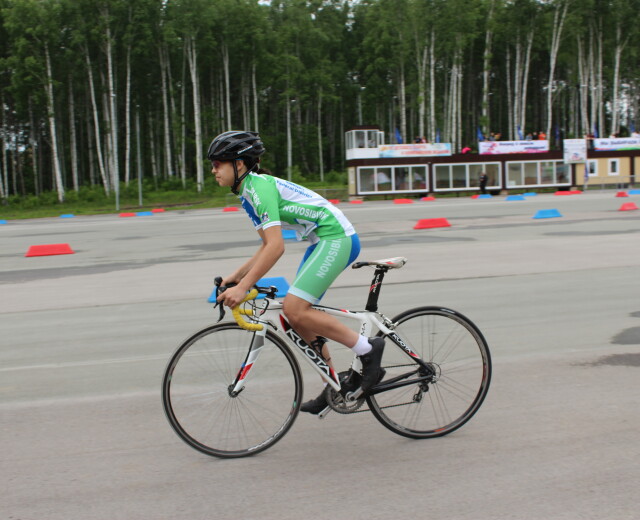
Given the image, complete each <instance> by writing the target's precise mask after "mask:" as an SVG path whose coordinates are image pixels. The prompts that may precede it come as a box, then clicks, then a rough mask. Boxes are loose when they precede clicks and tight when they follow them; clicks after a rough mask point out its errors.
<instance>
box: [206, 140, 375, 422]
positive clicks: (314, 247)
mask: <svg viewBox="0 0 640 520" xmlns="http://www.w3.org/2000/svg"><path fill="white" fill-rule="evenodd" d="M264 152H265V148H264V145H263V143H262V141H261V139H260V136H259V135H258V134H257V133H256V132H250V131H229V132H224V133H222V134H220V135H218V136H217V137H216V138H215V139H214V140H213V141H212V142H211V145H210V146H209V151H208V153H207V157H208V158H209V160H210V161H211V165H212V173H213V175H215V178H216V181H217V182H218V184H219V185H220V186H228V187H229V188H231V191H232V192H233V193H234V194H235V195H238V196H239V198H240V201H241V204H242V207H243V208H244V210H245V211H246V212H247V213H248V215H249V217H250V218H251V220H252V221H253V225H254V227H255V228H256V230H257V231H258V234H259V235H260V238H261V239H262V245H261V246H260V247H259V248H258V250H257V251H256V253H255V254H254V255H253V256H252V257H251V258H250V259H249V260H248V261H247V262H245V263H244V264H242V265H241V266H240V267H238V268H237V269H236V270H235V271H234V272H233V273H231V274H230V275H228V276H227V277H226V278H224V280H223V282H222V285H223V286H226V285H229V284H237V285H235V286H234V287H231V288H229V289H226V290H225V291H224V292H222V293H221V294H220V295H219V296H218V301H219V302H223V303H224V304H225V305H227V306H228V307H235V306H236V305H238V304H239V303H240V302H241V301H242V299H243V298H244V297H245V296H246V294H247V292H248V291H250V290H251V288H252V287H253V286H254V284H255V283H256V282H257V281H258V280H259V279H260V278H262V277H263V276H264V275H265V274H266V273H267V272H268V271H269V270H270V269H271V268H272V267H273V266H274V265H275V264H276V262H277V261H278V259H279V258H280V257H281V256H282V254H283V253H284V239H283V237H282V229H292V230H294V231H295V233H296V237H297V238H298V239H299V240H304V239H307V240H309V242H310V243H311V245H310V246H309V248H308V249H307V250H306V252H305V254H304V257H303V258H302V262H301V264H300V267H299V268H298V272H297V274H296V278H295V280H294V281H293V283H292V284H291V287H290V289H289V291H288V293H287V295H286V296H285V299H284V302H283V312H284V314H285V316H286V317H287V320H288V321H289V323H290V324H291V326H292V327H293V328H294V330H295V331H296V332H298V334H300V335H301V336H302V338H303V339H304V341H306V342H307V344H309V345H311V346H312V347H313V348H314V349H316V350H317V351H319V352H321V353H322V356H323V357H324V359H325V361H327V363H328V364H329V365H330V366H331V367H332V368H333V365H332V363H331V356H330V353H329V349H328V347H327V346H326V344H325V343H326V341H327V339H326V338H328V339H330V340H333V341H336V342H338V343H342V344H343V345H345V346H346V347H348V348H350V349H351V350H352V351H353V352H354V354H355V355H357V356H359V357H360V360H361V362H362V382H361V386H362V390H363V391H365V392H366V391H368V390H369V389H370V388H371V387H372V386H374V385H375V384H376V383H378V382H379V381H380V379H382V377H383V376H384V371H383V370H382V369H381V368H380V362H381V360H382V352H383V350H384V340H383V339H382V338H367V337H365V336H362V335H359V334H357V333H356V332H354V331H353V330H351V329H350V328H349V327H347V326H346V325H344V324H342V323H341V322H340V321H339V320H338V319H337V318H335V317H333V316H330V315H328V314H326V313H324V312H321V311H318V310H315V309H313V308H312V307H311V306H312V305H313V304H316V303H318V302H319V301H320V299H321V298H322V296H323V295H324V293H325V291H326V290H327V289H328V288H329V286H330V285H331V284H332V283H333V281H334V280H335V279H336V278H337V277H338V275H339V274H340V273H341V272H342V271H343V270H344V269H345V268H346V267H347V266H348V265H349V264H351V263H352V262H353V261H354V260H355V259H356V257H357V256H358V254H359V252H360V241H359V239H358V235H357V234H356V232H355V229H354V228H353V226H352V225H351V223H350V222H349V221H348V220H347V218H346V217H345V216H344V214H343V213H342V212H341V211H340V210H339V209H338V208H336V207H335V206H334V205H333V204H331V203H330V202H329V201H328V200H326V199H325V198H324V197H321V196H320V195H318V194H317V193H315V192H313V191H311V190H308V189H307V188H305V187H303V186H300V185H298V184H295V183H293V182H289V181H286V180H283V179H280V178H278V177H274V176H272V175H271V174H270V172H269V171H268V170H264V169H262V168H259V164H260V156H261V155H262V154H263V153H264ZM325 384H326V383H325ZM326 406H327V402H326V399H325V397H324V392H322V393H321V394H320V395H319V396H318V397H316V398H315V399H313V400H311V401H307V402H306V403H304V404H303V405H302V406H301V408H300V409H301V410H302V411H304V412H309V413H312V414H319V413H320V412H321V411H322V410H324V409H325V408H326Z"/></svg>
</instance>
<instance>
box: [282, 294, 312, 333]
mask: <svg viewBox="0 0 640 520" xmlns="http://www.w3.org/2000/svg"><path fill="white" fill-rule="evenodd" d="M305 310H306V309H305V308H304V307H303V306H301V305H296V304H295V302H290V301H287V300H285V302H284V305H283V307H282V312H284V315H285V316H286V318H287V320H288V321H289V323H291V325H293V326H294V327H295V326H296V324H299V323H300V322H301V321H302V319H303V316H304V311H305Z"/></svg>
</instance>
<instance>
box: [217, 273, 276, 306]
mask: <svg viewBox="0 0 640 520" xmlns="http://www.w3.org/2000/svg"><path fill="white" fill-rule="evenodd" d="M256 285H257V286H259V287H269V286H271V285H273V286H275V287H276V289H277V292H276V297H277V298H284V297H285V296H286V295H287V292H288V291H289V282H287V280H286V278H284V277H283V276H274V277H266V278H260V280H258V283H256ZM217 296H218V288H217V287H214V288H213V292H212V293H211V296H209V299H208V300H207V301H208V302H209V303H215V302H216V297H217ZM263 298H264V294H259V295H258V297H257V298H256V300H260V299H263Z"/></svg>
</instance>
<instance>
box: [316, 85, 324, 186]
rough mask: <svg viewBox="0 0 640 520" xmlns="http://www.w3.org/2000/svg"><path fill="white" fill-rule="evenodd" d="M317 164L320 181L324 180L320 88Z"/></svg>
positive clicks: (320, 96) (320, 95) (319, 94)
mask: <svg viewBox="0 0 640 520" xmlns="http://www.w3.org/2000/svg"><path fill="white" fill-rule="evenodd" d="M317 117H318V124H317V125H316V126H317V128H318V166H319V169H320V182H324V161H323V158H322V149H323V146H322V88H320V90H319V92H318V115H317Z"/></svg>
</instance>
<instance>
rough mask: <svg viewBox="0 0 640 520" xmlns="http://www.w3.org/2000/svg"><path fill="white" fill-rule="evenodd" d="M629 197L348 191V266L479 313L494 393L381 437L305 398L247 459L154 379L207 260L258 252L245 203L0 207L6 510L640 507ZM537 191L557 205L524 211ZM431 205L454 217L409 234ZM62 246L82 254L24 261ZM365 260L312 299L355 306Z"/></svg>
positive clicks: (441, 511) (215, 268)
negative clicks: (194, 437)
mask: <svg viewBox="0 0 640 520" xmlns="http://www.w3.org/2000/svg"><path fill="white" fill-rule="evenodd" d="M629 201H631V202H637V203H639V204H640V197H635V198H634V197H633V196H632V197H630V198H626V199H620V198H615V197H614V193H611V192H604V193H603V192H593V193H591V192H589V193H586V194H582V195H575V196H563V197H560V196H553V195H538V196H537V197H530V198H527V200H525V201H505V199H504V197H494V198H493V199H488V200H471V199H469V198H466V197H464V198H463V197H460V198H456V199H448V200H445V199H442V200H436V201H432V202H416V203H414V204H407V205H398V204H393V203H392V202H391V201H380V202H366V203H365V204H362V205H351V204H346V203H342V204H340V207H341V208H343V210H344V211H345V213H346V214H347V216H348V217H349V218H350V219H351V220H352V222H353V223H354V224H355V226H356V228H357V229H358V231H359V234H360V237H361V241H362V244H363V252H362V254H361V256H360V259H361V260H362V259H379V258H385V257H390V256H405V257H407V258H408V259H409V261H408V263H407V265H406V266H405V267H403V268H402V269H401V270H398V271H393V272H391V273H390V274H389V275H387V278H386V280H385V286H384V288H383V292H382V297H381V303H382V304H381V311H382V312H384V313H385V314H388V315H394V314H396V313H398V312H400V311H402V310H404V309H406V308H409V307H413V306H417V305H443V306H448V307H451V308H454V309H456V310H458V311H460V312H462V313H463V314H465V315H467V316H469V317H470V318H471V319H472V320H473V321H474V322H475V323H476V324H477V325H478V326H479V327H480V328H481V329H482V331H483V333H484V335H485V336H486V338H487V340H488V342H489V344H490V346H491V352H492V355H493V362H494V378H493V382H492V386H491V389H490V391H489V395H488V397H487V399H486V401H485V403H484V404H483V406H482V408H481V409H480V411H479V412H478V414H477V415H476V416H475V417H474V418H473V419H472V420H471V421H470V422H469V423H468V424H467V425H465V426H464V427H463V428H461V429H460V430H458V431H456V432H455V433H453V434H451V435H449V436H447V437H443V438H440V439H434V440H424V441H413V440H409V439H405V438H402V437H399V436H396V435H394V434H393V433H391V432H389V431H388V430H386V429H385V428H383V427H382V426H381V425H380V424H378V423H377V422H376V421H375V419H374V418H373V416H371V415H370V414H357V415H354V416H338V415H337V414H330V415H329V416H328V417H327V418H326V419H324V420H322V421H319V420H318V419H316V418H314V417H310V416H303V415H301V416H300V417H299V419H298V421H297V422H296V424H295V425H294V427H293V428H292V430H291V431H290V432H289V433H288V434H287V436H286V437H285V438H284V439H283V440H282V441H280V442H279V443H278V444H277V445H275V446H274V447H273V448H271V449H269V450H267V451H266V452H264V453H262V454H260V455H258V456H255V457H250V458H246V459H238V460H219V459H214V458H210V457H207V456H205V455H202V454H200V453H199V452H196V451H194V450H192V449H191V448H189V447H188V446H186V445H185V444H184V443H183V442H182V441H180V439H179V438H178V437H177V436H176V435H175V434H174V433H173V431H172V430H171V428H170V427H169V424H168V423H167V421H166V419H165V417H164V414H163V411H162V406H161V401H160V381H161V376H162V372H163V369H164V367H165V365H166V362H167V360H168V358H169V356H170V354H171V352H172V351H173V350H174V349H175V348H176V347H177V345H178V344H179V343H180V342H181V341H182V340H183V339H184V338H185V337H186V336H187V335H189V334H190V333H191V332H193V331H195V330H197V329H199V328H201V327H204V326H206V325H208V324H210V323H211V322H212V320H213V318H214V316H213V313H212V310H211V306H210V305H209V304H207V303H206V299H207V297H208V296H209V294H210V291H211V285H212V280H213V278H214V277H215V276H216V275H218V274H225V273H228V272H230V271H231V269H232V268H233V266H234V265H236V263H237V262H239V261H240V260H241V259H243V258H246V257H247V256H249V255H250V254H251V253H252V252H253V250H254V249H255V248H256V247H257V246H258V240H257V235H256V234H255V232H254V231H253V230H252V229H251V226H250V224H249V221H248V219H247V218H246V216H244V214H242V213H223V212H222V211H221V210H201V211H183V212H170V213H164V214H155V215H153V216H147V217H142V216H141V217H135V218H119V217H118V216H117V215H115V214H114V215H107V216H99V217H75V218H71V219H38V220H30V221H9V222H8V223H7V224H5V225H1V226H0V446H2V450H1V451H0V489H1V490H2V491H1V496H0V518H1V519H12V520H16V519H20V520H45V519H46V520H49V519H51V520H57V519H64V520H69V519H83V520H92V519H105V520H107V519H108V520H116V519H123V520H137V519H150V520H151V519H153V520H156V519H158V520H159V519H172V520H182V519H185V520H186V519H189V520H195V519H220V520H226V519H234V520H235V519H256V520H257V519H261V520H271V519H298V520H299V519H323V518H334V519H338V520H342V519H345V520H346V519H349V520H353V519H356V520H359V519H365V518H366V519H387V518H401V519H404V518H429V519H440V518H447V519H474V520H475V519H489V518H491V519H517V520H519V519H523V520H525V519H526V520H528V519H535V520H538V519H539V520H550V519H553V520H555V519H571V520H573V519H594V520H595V519H598V520H602V519H608V520H609V519H611V520H618V519H637V518H639V517H640V513H638V506H637V497H636V491H634V490H637V487H638V482H640V464H639V463H640V413H639V411H638V410H639V407H638V402H639V401H640V298H639V296H640V290H639V289H640V282H639V280H640V211H618V208H619V207H620V206H621V204H622V203H624V202H629ZM541 209H558V211H559V212H560V213H561V214H562V217H559V218H551V219H534V218H532V217H533V216H534V215H535V214H536V213H537V211H538V210H541ZM425 218H447V219H448V221H449V222H450V224H451V227H448V228H438V229H427V230H414V229H413V226H414V224H415V223H416V222H417V221H418V220H420V219H425ZM57 243H68V244H69V245H70V246H71V248H72V249H73V250H74V251H75V254H73V255H59V256H45V257H31V258H26V257H25V256H24V255H25V253H26V252H27V250H28V248H29V247H30V246H31V245H41V244H57ZM304 248H305V245H304V244H300V243H288V246H287V253H286V254H285V256H284V257H283V259H282V260H281V262H280V264H279V265H278V267H277V268H276V270H275V271H274V272H273V273H271V274H272V275H274V276H285V277H286V278H288V279H292V277H293V274H294V272H295V269H296V267H297V264H298V262H299V259H300V255H301V253H302V251H303V250H304ZM370 275H371V271H367V270H363V269H362V270H359V271H350V270H347V271H345V273H344V274H343V275H342V276H341V277H340V278H339V280H338V281H337V282H336V284H335V286H334V288H333V289H331V291H329V293H328V294H327V296H326V298H325V303H326V304H328V305H336V306H341V307H351V308H362V307H364V303H365V300H366V292H367V289H366V287H367V286H368V283H369V277H370ZM333 352H334V359H337V360H338V363H344V364H345V365H346V364H347V363H348V360H349V357H350V356H349V354H348V352H347V351H346V349H344V350H339V349H338V347H335V348H334V349H333ZM303 370H304V372H305V376H307V378H306V381H305V385H306V386H305V389H306V395H307V396H314V395H315V394H316V392H317V391H318V388H319V387H318V381H317V380H316V378H315V377H314V376H313V374H311V372H310V369H307V368H306V364H305V365H304V367H303Z"/></svg>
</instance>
